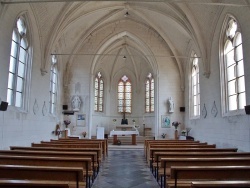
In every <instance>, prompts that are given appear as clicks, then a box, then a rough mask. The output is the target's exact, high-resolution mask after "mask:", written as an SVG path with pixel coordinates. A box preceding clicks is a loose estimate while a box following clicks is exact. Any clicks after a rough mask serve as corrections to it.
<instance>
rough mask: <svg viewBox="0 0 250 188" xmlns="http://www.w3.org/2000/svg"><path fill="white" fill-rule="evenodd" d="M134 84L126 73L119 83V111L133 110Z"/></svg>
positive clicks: (128, 111) (127, 111) (129, 111)
mask: <svg viewBox="0 0 250 188" xmlns="http://www.w3.org/2000/svg"><path fill="white" fill-rule="evenodd" d="M131 100H132V85H131V82H130V80H129V78H128V77H127V76H126V75H124V76H123V77H122V78H121V79H120V81H119V83H118V112H126V113H131V111H132V102H131Z"/></svg>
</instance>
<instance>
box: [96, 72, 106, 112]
mask: <svg viewBox="0 0 250 188" xmlns="http://www.w3.org/2000/svg"><path fill="white" fill-rule="evenodd" d="M103 91H104V82H103V77H102V74H101V72H98V73H97V74H96V77H95V107H94V109H95V111H96V112H103Z"/></svg>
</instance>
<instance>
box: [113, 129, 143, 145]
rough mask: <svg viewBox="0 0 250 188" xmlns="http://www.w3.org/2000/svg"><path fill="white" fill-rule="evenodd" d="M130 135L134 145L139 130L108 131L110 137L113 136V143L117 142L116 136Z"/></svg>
mask: <svg viewBox="0 0 250 188" xmlns="http://www.w3.org/2000/svg"><path fill="white" fill-rule="evenodd" d="M125 135H131V136H132V145H136V136H137V135H139V131H138V130H135V131H110V137H111V136H113V144H116V143H117V136H125Z"/></svg>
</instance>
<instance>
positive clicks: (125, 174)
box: [92, 148, 160, 188]
mask: <svg viewBox="0 0 250 188" xmlns="http://www.w3.org/2000/svg"><path fill="white" fill-rule="evenodd" d="M159 187H160V186H159V185H158V183H157V182H156V180H155V178H154V177H153V175H152V174H151V172H150V170H149V168H148V166H147V164H146V160H145V157H144V150H143V149H138V148H137V149H136V148H135V149H129V150H126V149H121V150H119V148H118V149H115V150H109V154H108V157H107V158H106V159H105V161H103V163H102V167H101V169H100V172H99V174H98V177H97V178H96V180H95V182H94V184H93V186H92V188H159Z"/></svg>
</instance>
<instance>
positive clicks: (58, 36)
mask: <svg viewBox="0 0 250 188" xmlns="http://www.w3.org/2000/svg"><path fill="white" fill-rule="evenodd" d="M2 3H3V4H4V3H6V4H8V3H9V4H18V3H29V5H30V6H31V9H32V10H33V13H34V15H35V18H36V22H37V23H36V24H37V27H38V30H39V34H40V40H41V46H42V49H43V51H42V53H43V54H44V57H49V55H50V54H51V53H59V54H71V55H68V56H65V58H64V61H65V62H67V63H68V62H71V59H72V58H73V56H72V54H79V53H81V54H86V55H87V54H88V53H89V54H88V55H90V54H91V53H95V54H97V53H100V54H103V53H106V54H108V53H112V54H114V53H115V54H116V55H123V54H124V52H126V54H130V55H131V54H132V55H133V54H134V53H135V54H137V55H138V54H141V55H142V57H143V58H144V59H146V61H147V57H146V56H147V55H148V53H150V48H149V49H147V47H146V45H145V44H144V41H143V40H142V39H141V38H140V37H138V36H140V34H143V32H145V30H147V31H148V32H150V34H151V35H154V37H158V38H159V40H160V41H162V44H163V45H165V47H166V48H168V49H169V52H170V53H169V54H167V55H168V56H171V57H173V58H174V61H175V62H176V63H177V64H178V67H179V70H180V73H181V74H182V72H183V70H182V69H183V63H184V62H185V61H186V59H185V57H187V56H188V55H190V48H194V49H196V50H197V53H198V54H199V56H200V57H201V59H202V63H203V65H204V70H203V71H204V72H205V73H209V54H210V51H209V49H207V46H210V44H211V42H212V40H211V39H212V38H213V33H214V29H215V27H216V22H217V20H218V18H219V16H220V14H221V11H222V10H223V8H224V7H226V6H235V7H239V6H249V3H248V1H247V0H155V1H154V0H133V1H132V0H127V1H120V0H112V1H99V0H91V1H84V0H62V1H61V0H46V2H45V1H43V0H40V1H38V0H31V1H29V0H22V1H21V0H2ZM126 13H127V14H126ZM133 25H138V26H140V27H139V29H138V31H136V32H135V31H133V32H131V31H130V30H129V28H130V27H133ZM110 28H111V29H110ZM120 28H124V29H123V32H122V31H119V32H120V33H123V34H120V36H118V37H116V38H114V36H113V35H112V32H114V33H115V32H116V31H117V30H119V29H120ZM142 28H143V30H144V31H142V30H140V29H142ZM107 32H108V34H107ZM124 32H125V34H124ZM101 33H106V35H105V37H106V38H105V41H103V44H96V45H95V46H98V45H99V46H98V47H99V49H95V50H91V46H93V44H94V43H95V41H97V40H96V39H93V38H94V37H95V38H98V37H99V36H100V34H101ZM111 38H113V39H112V40H111ZM89 41H91V44H89V46H88V49H89V50H88V51H86V50H85V51H82V48H83V46H84V45H85V49H86V44H87V43H88V42H89ZM114 49H116V50H114ZM121 52H123V53H121ZM150 55H151V54H150ZM154 55H157V54H154ZM183 57H184V58H183ZM149 61H150V60H149ZM44 62H47V63H48V58H47V59H46V60H45V61H44ZM44 66H46V63H45V64H44Z"/></svg>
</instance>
